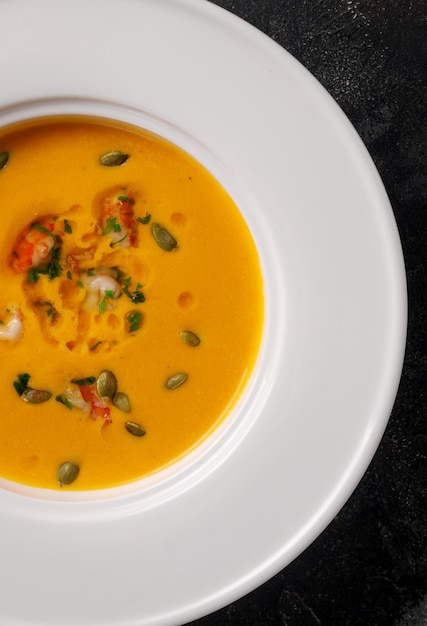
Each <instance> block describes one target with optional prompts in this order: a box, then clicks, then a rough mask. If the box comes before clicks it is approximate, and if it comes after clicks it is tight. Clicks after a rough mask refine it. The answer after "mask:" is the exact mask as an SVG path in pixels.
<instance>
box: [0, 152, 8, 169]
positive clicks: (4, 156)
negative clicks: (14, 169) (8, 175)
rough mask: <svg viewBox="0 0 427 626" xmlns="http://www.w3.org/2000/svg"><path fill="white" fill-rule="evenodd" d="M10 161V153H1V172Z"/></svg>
mask: <svg viewBox="0 0 427 626" xmlns="http://www.w3.org/2000/svg"><path fill="white" fill-rule="evenodd" d="M8 161H9V152H0V170H2V169H3V168H4V166H5V165H6V163H7V162H8Z"/></svg>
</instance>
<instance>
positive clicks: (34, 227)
mask: <svg viewBox="0 0 427 626" xmlns="http://www.w3.org/2000/svg"><path fill="white" fill-rule="evenodd" d="M53 229H54V221H53V219H52V218H50V219H44V220H41V221H39V222H33V223H32V224H31V225H30V227H29V228H28V229H27V230H26V231H25V232H24V233H23V234H22V235H21V236H20V237H19V238H18V240H17V242H16V244H15V246H14V248H13V251H12V258H11V263H10V264H11V267H12V269H13V270H14V271H15V272H16V273H17V274H21V273H23V272H26V271H28V270H30V269H32V268H34V267H38V266H39V265H42V264H43V263H44V262H47V261H49V259H50V257H51V254H52V250H53V248H54V245H55V235H54V234H53Z"/></svg>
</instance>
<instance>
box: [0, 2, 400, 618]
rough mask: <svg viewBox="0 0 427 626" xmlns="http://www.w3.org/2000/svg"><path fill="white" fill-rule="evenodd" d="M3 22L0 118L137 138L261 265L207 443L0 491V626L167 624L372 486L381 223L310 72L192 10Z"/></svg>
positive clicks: (7, 8)
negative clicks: (100, 481)
mask: <svg viewBox="0 0 427 626" xmlns="http://www.w3.org/2000/svg"><path fill="white" fill-rule="evenodd" d="M0 23H1V25H2V37H1V42H0V49H1V54H0V84H1V85H2V89H1V93H0V123H2V124H3V123H6V122H8V121H11V120H14V119H20V118H22V117H25V116H27V115H34V114H42V113H45V112H47V113H52V112H54V113H56V112H59V113H61V112H77V113H78V112H88V113H99V114H105V115H113V116H117V117H119V118H122V119H128V120H129V121H133V122H135V123H141V124H143V125H147V126H148V127H150V128H151V129H154V130H155V131H156V132H160V133H161V134H164V135H165V136H167V137H169V138H171V139H172V140H175V141H177V142H178V143H180V144H181V145H182V146H183V147H185V148H186V149H188V150H189V151H190V152H192V153H193V154H194V155H195V156H196V157H197V158H200V159H201V160H202V161H203V162H205V163H206V165H207V166H208V167H209V168H210V169H212V171H213V172H214V173H215V175H217V176H218V177H219V178H220V180H221V181H222V182H223V183H224V184H225V185H226V187H227V188H228V189H229V191H230V193H231V194H232V195H233V196H234V197H235V198H236V200H237V201H238V202H239V205H240V206H241V210H242V212H243V214H244V215H245V217H246V219H247V221H248V224H249V226H250V227H251V229H252V231H253V233H254V236H255V239H256V242H257V245H258V248H259V251H260V256H261V261H262V264H263V269H264V274H265V285H266V295H267V327H266V334H265V338H264V343H263V348H262V353H261V357H260V361H259V367H258V370H257V372H256V375H255V377H254V379H253V381H252V382H253V384H252V386H251V387H250V389H249V390H248V393H247V394H246V395H245V397H244V398H243V400H242V403H241V404H240V406H239V408H238V410H237V412H236V414H235V415H234V416H233V419H232V420H231V422H228V423H227V427H226V428H224V429H222V431H221V432H220V433H219V434H217V436H216V437H215V438H214V439H213V440H212V441H211V442H209V443H210V444H212V445H209V446H207V447H205V448H203V450H201V451H199V453H198V454H196V455H195V456H194V457H192V458H191V459H190V461H189V462H188V463H184V465H183V466H180V468H179V472H177V473H173V472H171V473H170V474H168V475H166V476H165V475H162V476H161V480H160V479H159V480H157V481H156V480H154V481H153V482H152V483H150V484H149V485H147V484H146V483H144V484H141V485H134V486H131V487H129V489H128V490H123V491H119V492H116V491H114V492H112V493H106V494H86V497H83V496H82V497H80V496H78V497H77V500H76V498H74V499H70V500H69V501H67V500H66V498H65V497H64V496H63V497H62V499H61V500H55V499H54V498H53V497H52V494H49V493H44V492H40V493H39V492H37V493H35V492H32V491H31V490H25V489H18V488H14V487H13V486H11V485H8V484H6V483H3V486H2V489H1V490H0V514H1V527H2V532H1V535H0V554H1V566H0V623H1V624H3V625H7V626H11V625H12V624H16V625H22V626H23V625H31V626H37V625H39V624H40V625H43V626H49V625H54V626H62V625H63V626H65V625H67V626H69V625H75V626H77V625H79V626H81V625H82V624H85V625H97V624H99V625H102V626H110V625H111V626H113V625H114V626H128V625H129V626H130V625H133V626H135V625H138V626H141V625H147V624H156V625H170V624H174V625H176V624H181V623H183V622H186V621H189V620H192V619H195V618H197V617H200V616H201V615H203V614H206V613H209V612H211V611H213V610H215V609H218V608H220V607H221V606H223V605H226V604H227V603H229V602H231V601H233V600H235V599H236V598H237V597H239V596H241V595H243V594H245V593H247V592H249V591H250V590H252V589H253V588H255V587H256V586H258V585H260V584H261V583H263V582H264V581H265V580H267V579H268V578H269V577H271V576H273V575H274V574H275V573H276V572H278V571H279V570H280V569H281V568H283V567H284V566H285V565H287V564H288V563H289V562H290V561H291V560H292V559H293V558H294V557H296V556H297V555H298V554H299V553H300V552H301V551H302V550H303V549H304V548H305V547H306V546H307V545H308V544H309V543H310V542H311V541H312V540H313V539H315V537H316V536H317V535H318V534H319V533H320V532H321V531H322V530H323V528H324V527H325V526H326V525H327V524H328V522H329V521H330V520H331V519H332V517H333V516H334V515H335V514H336V513H337V512H338V510H339V509H340V507H341V506H342V505H343V504H344V502H345V500H346V499H347V498H348V496H349V495H350V493H351V492H352V490H353V489H354V488H355V486H356V484H357V483H358V481H359V479H360V478H361V476H362V475H363V473H364V471H365V470H366V467H367V465H368V463H369V462H370V460H371V458H372V455H373V453H374V451H375V449H376V447H377V445H378V443H379V440H380V438H381V435H382V433H383V431H384V428H385V426H386V424H387V420H388V417H389V414H390V411H391V408H392V404H393V401H394V397H395V393H396V389H397V385H398V381H399V378H400V373H401V366H402V359H403V352H404V345H405V330H406V289H405V274H404V266H403V261H402V254H401V248H400V242H399V238H398V234H397V231H396V226H395V222H394V218H393V214H392V211H391V208H390V205H389V203H388V200H387V197H386V194H385V192H384V189H383V186H382V184H381V181H380V180H379V177H378V175H377V172H376V170H375V168H374V166H373V164H372V162H371V160H370V158H369V156H368V154H367V152H366V150H365V149H364V147H363V145H362V143H361V141H360V140H359V138H358V136H357V135H356V133H355V132H354V130H353V128H352V127H351V126H350V124H349V122H348V121H347V119H346V118H345V116H344V115H343V114H342V112H341V111H340V110H339V108H338V107H337V106H336V105H335V103H334V102H333V101H332V99H331V98H330V97H329V96H328V95H327V94H326V92H325V91H324V90H323V89H322V88H321V87H320V86H319V84H318V83H317V82H316V81H315V80H314V79H313V78H312V76H311V75H309V74H308V72H307V71H305V70H304V69H303V68H302V67H301V65H299V64H298V63H297V62H296V61H295V60H294V59H293V58H292V57H290V56H289V55H288V54H287V53H286V52H285V51H284V50H282V49H281V48H280V47H279V46H277V45H276V44H275V43H273V42H272V41H271V40H269V39H268V38H267V37H265V36H264V35H262V34H261V33H259V32H258V31H256V30H255V29H253V28H252V27H250V26H249V25H247V24H245V23H244V22H242V21H241V20H239V19H238V18H236V17H234V16H232V15H230V14H228V13H226V12H224V11H222V10H221V9H218V8H217V7H215V6H213V5H211V4H209V3H207V2H203V1H202V0H175V1H174V0H63V1H61V2H58V1H57V0H0ZM3 210H5V207H3ZM104 496H105V497H104Z"/></svg>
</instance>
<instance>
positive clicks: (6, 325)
mask: <svg viewBox="0 0 427 626" xmlns="http://www.w3.org/2000/svg"><path fill="white" fill-rule="evenodd" d="M23 330H24V325H23V323H22V315H21V313H20V312H19V311H18V310H16V309H15V310H14V311H13V312H12V315H11V316H10V318H9V320H8V321H7V322H2V323H1V324H0V340H1V341H4V340H6V341H17V340H18V339H19V338H20V337H21V335H22V332H23Z"/></svg>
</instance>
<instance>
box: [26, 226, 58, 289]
mask: <svg viewBox="0 0 427 626" xmlns="http://www.w3.org/2000/svg"><path fill="white" fill-rule="evenodd" d="M50 234H52V233H50ZM60 253H61V248H60V247H59V246H58V247H57V248H54V249H53V251H52V259H51V260H50V262H49V264H48V266H47V267H45V268H40V267H31V268H30V269H29V270H28V273H27V282H28V283H36V282H37V281H38V279H39V277H40V274H46V275H47V277H48V279H49V280H53V279H54V278H58V277H59V276H62V267H61V264H60V262H59V255H60Z"/></svg>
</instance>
